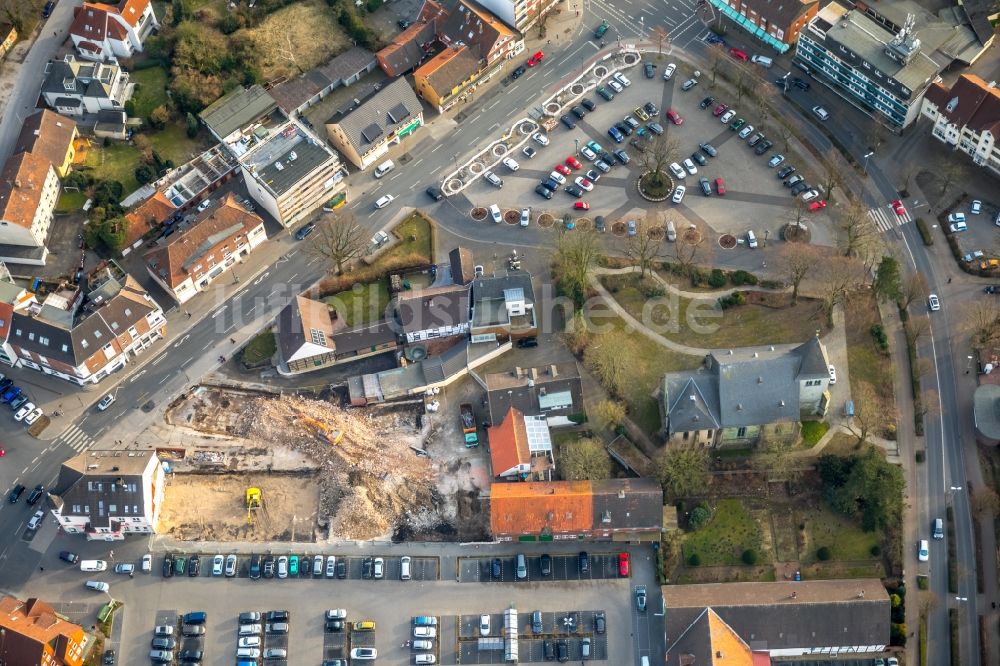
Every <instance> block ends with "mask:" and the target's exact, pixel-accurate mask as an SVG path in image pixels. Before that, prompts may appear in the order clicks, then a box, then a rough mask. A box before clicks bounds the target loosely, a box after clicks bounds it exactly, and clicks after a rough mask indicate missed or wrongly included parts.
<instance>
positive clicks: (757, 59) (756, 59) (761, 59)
mask: <svg viewBox="0 0 1000 666" xmlns="http://www.w3.org/2000/svg"><path fill="white" fill-rule="evenodd" d="M750 62H753V63H757V64H758V65H760V66H761V67H766V68H768V69H770V68H771V65H773V64H774V61H773V60H771V59H770V58H768V57H767V56H762V55H755V56H751V57H750Z"/></svg>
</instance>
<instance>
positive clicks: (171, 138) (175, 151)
mask: <svg viewBox="0 0 1000 666" xmlns="http://www.w3.org/2000/svg"><path fill="white" fill-rule="evenodd" d="M146 136H148V137H149V141H150V143H152V144H153V148H154V149H155V150H156V152H157V153H159V155H160V157H162V158H163V159H165V160H173V163H174V166H179V165H181V164H184V163H185V162H187V161H188V160H190V159H191V158H192V157H194V156H195V154H196V153H198V152H200V151H201V142H200V141H199V140H198V138H197V137H195V138H194V139H191V138H189V137H188V135H187V130H186V128H185V127H184V125H183V124H174V125H167V126H166V127H164V128H163V129H162V130H160V131H159V132H151V133H149V134H147V135H146Z"/></svg>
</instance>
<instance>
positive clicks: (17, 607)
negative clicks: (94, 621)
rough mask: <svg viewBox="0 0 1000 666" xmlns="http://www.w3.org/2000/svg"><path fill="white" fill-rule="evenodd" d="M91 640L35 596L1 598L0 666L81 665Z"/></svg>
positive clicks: (90, 645)
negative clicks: (1, 664) (1, 665)
mask: <svg viewBox="0 0 1000 666" xmlns="http://www.w3.org/2000/svg"><path fill="white" fill-rule="evenodd" d="M93 642H94V637H93V636H92V635H90V634H88V633H86V632H85V631H84V630H83V627H81V626H80V625H78V624H74V623H73V622H70V621H69V620H68V619H67V618H66V617H65V616H64V615H62V614H60V613H56V611H55V609H54V608H52V606H50V605H49V604H47V603H45V602H44V601H42V600H41V599H38V598H37V597H33V598H31V599H28V600H27V601H21V600H20V599H18V598H17V597H12V596H9V595H4V596H3V597H2V598H0V663H3V664H5V666H81V664H83V658H84V656H85V655H86V654H87V651H88V649H90V648H91V647H92V644H93Z"/></svg>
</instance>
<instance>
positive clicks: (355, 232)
mask: <svg viewBox="0 0 1000 666" xmlns="http://www.w3.org/2000/svg"><path fill="white" fill-rule="evenodd" d="M314 233H315V235H314V236H313V241H312V243H310V244H309V245H308V246H307V250H306V251H307V252H308V253H309V254H311V255H312V256H314V257H319V258H321V259H325V260H326V261H328V262H330V264H332V266H333V268H334V269H336V271H337V274H338V275H339V274H340V273H343V272H344V264H346V263H348V262H349V261H351V260H352V259H355V258H356V257H359V256H361V253H362V252H363V251H364V249H365V246H366V236H365V231H364V229H362V228H361V227H360V226H359V225H358V222H357V219H356V218H355V217H354V214H353V213H351V212H348V211H335V212H333V213H329V214H327V215H324V216H323V218H322V219H321V220H320V221H319V223H318V224H317V225H316V229H315V232H314Z"/></svg>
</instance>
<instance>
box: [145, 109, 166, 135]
mask: <svg viewBox="0 0 1000 666" xmlns="http://www.w3.org/2000/svg"><path fill="white" fill-rule="evenodd" d="M147 120H148V121H149V125H150V127H152V128H153V129H158V130H161V129H163V128H164V127H166V126H167V122H168V121H169V120H170V111H169V110H168V109H167V107H166V106H164V105H163V104H161V105H160V106H158V107H156V108H155V109H153V110H152V111H151V112H150V113H149V118H147Z"/></svg>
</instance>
